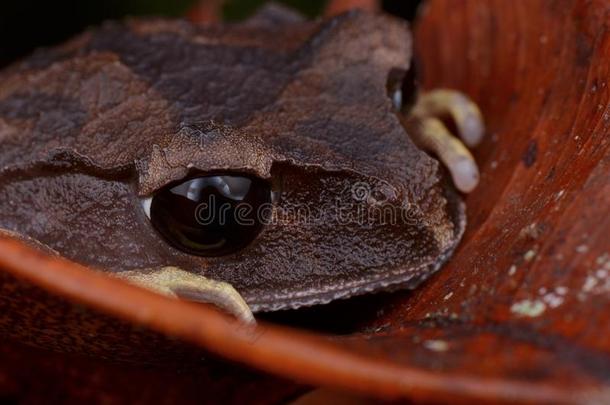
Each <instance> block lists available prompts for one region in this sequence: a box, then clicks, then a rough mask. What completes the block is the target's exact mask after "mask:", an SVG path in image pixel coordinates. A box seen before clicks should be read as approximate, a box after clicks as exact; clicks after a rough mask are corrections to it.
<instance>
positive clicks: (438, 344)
mask: <svg viewBox="0 0 610 405" xmlns="http://www.w3.org/2000/svg"><path fill="white" fill-rule="evenodd" d="M424 347H425V348H426V349H428V350H432V351H433V352H446V351H447V350H449V343H447V342H445V341H444V340H426V341H425V342H424Z"/></svg>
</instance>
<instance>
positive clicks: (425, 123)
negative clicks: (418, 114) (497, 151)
mask: <svg viewBox="0 0 610 405" xmlns="http://www.w3.org/2000/svg"><path fill="white" fill-rule="evenodd" d="M406 126H407V129H408V131H409V135H411V138H412V139H413V141H414V142H415V143H416V144H417V145H418V146H419V147H420V148H422V149H424V150H428V151H430V152H432V153H434V154H435V155H437V156H438V158H439V159H440V160H441V162H443V163H444V164H445V166H447V168H448V169H449V172H450V173H451V178H452V179H453V183H454V184H455V186H456V187H457V189H458V190H460V191H462V192H464V193H469V192H471V191H472V190H473V189H474V188H475V187H476V186H477V184H478V183H479V168H478V167H477V164H476V162H475V160H474V157H472V154H470V151H469V150H468V149H467V148H466V147H465V146H464V144H462V142H460V140H459V139H457V138H456V137H454V136H453V135H452V134H451V133H450V132H449V130H447V128H446V127H445V125H444V124H443V123H442V121H440V120H439V119H438V118H417V119H409V120H407V123H406Z"/></svg>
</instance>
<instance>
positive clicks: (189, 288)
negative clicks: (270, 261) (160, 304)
mask: <svg viewBox="0 0 610 405" xmlns="http://www.w3.org/2000/svg"><path fill="white" fill-rule="evenodd" d="M116 276H117V277H119V278H121V279H123V280H125V281H127V282H130V283H132V284H135V285H138V286H140V287H144V288H147V289H149V290H152V291H155V292H157V293H160V294H163V295H167V296H170V297H176V298H183V299H187V300H191V301H196V302H204V303H209V304H213V305H216V306H217V307H219V308H221V309H222V310H224V311H226V312H228V313H230V314H232V315H234V316H235V317H237V318H238V319H239V320H241V321H243V322H245V323H255V320H254V315H253V314H252V311H251V310H250V307H249V306H248V304H247V303H246V301H244V299H243V298H242V296H241V295H240V294H239V293H238V292H237V291H236V290H235V289H234V288H233V286H232V285H231V284H229V283H225V282H222V281H216V280H211V279H209V278H206V277H203V276H200V275H197V274H193V273H189V272H187V271H184V270H182V269H179V268H177V267H171V266H170V267H163V268H160V269H142V270H129V271H124V272H120V273H116Z"/></svg>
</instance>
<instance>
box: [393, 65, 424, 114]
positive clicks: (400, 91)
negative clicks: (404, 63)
mask: <svg viewBox="0 0 610 405" xmlns="http://www.w3.org/2000/svg"><path fill="white" fill-rule="evenodd" d="M417 86H418V84H417V72H416V66H415V62H414V61H412V62H411V66H410V67H409V70H403V69H398V68H394V69H392V70H390V72H389V73H388V79H387V82H386V90H387V92H388V97H389V98H390V100H392V105H393V106H394V108H395V109H396V111H403V112H405V111H408V110H410V109H411V107H412V106H413V105H414V104H415V100H416V98H417Z"/></svg>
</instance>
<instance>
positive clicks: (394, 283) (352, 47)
mask: <svg viewBox="0 0 610 405" xmlns="http://www.w3.org/2000/svg"><path fill="white" fill-rule="evenodd" d="M412 46H413V44H412V36H411V33H410V30H409V26H408V24H407V23H406V22H405V21H403V20H400V19H398V18H396V17H391V16H389V15H385V14H381V13H367V12H362V11H348V12H345V13H343V14H340V15H338V16H335V17H332V18H319V19H316V20H306V19H304V18H303V17H301V16H300V15H297V14H295V13H294V12H291V11H288V10H285V9H281V10H278V9H277V8H264V9H263V10H262V11H260V12H259V13H257V14H256V15H254V16H253V17H251V18H249V19H247V20H245V21H243V22H239V23H225V24H223V23H213V24H194V23H191V22H188V21H185V20H180V19H166V18H151V17H147V18H130V19H125V20H123V21H110V22H106V23H103V24H102V25H100V26H99V27H95V28H91V29H89V30H87V31H86V32H84V33H83V34H80V35H79V36H77V37H75V38H73V39H71V40H69V41H68V42H66V43H64V44H61V45H58V46H55V47H50V48H44V49H40V50H37V51H35V52H34V53H33V54H31V55H30V56H28V57H26V58H25V59H23V60H21V61H18V62H16V63H14V64H12V65H11V66H9V67H7V68H5V69H4V70H3V71H1V72H0V233H2V234H3V235H8V236H10V237H13V238H18V239H20V240H21V241H23V243H27V244H30V245H32V246H35V247H37V248H38V249H40V250H43V251H45V252H46V253H47V254H51V255H58V256H61V257H63V258H66V259H69V260H72V261H74V262H77V263H80V264H82V265H85V266H87V267H88V268H91V269H93V270H94V271H98V272H103V273H104V274H107V275H108V276H109V277H115V278H118V279H120V280H123V281H125V282H129V283H132V284H135V285H138V286H140V287H143V288H147V289H149V290H152V291H154V292H157V293H160V294H164V295H167V296H171V297H174V298H176V299H187V300H192V301H196V302H202V303H208V304H212V305H214V306H216V307H218V308H219V309H221V310H223V311H225V312H228V313H229V314H232V315H234V316H235V317H237V318H238V319H240V320H243V321H245V322H254V321H255V316H254V314H255V313H263V312H270V311H279V310H287V309H297V308H301V307H305V306H312V305H322V304H326V303H329V302H331V301H334V300H338V299H346V298H350V297H354V296H358V295H362V294H370V293H376V292H379V291H392V290H397V289H413V288H416V287H417V286H418V285H420V284H421V283H422V282H423V281H424V280H426V279H427V278H429V277H430V276H431V275H432V274H434V273H435V272H436V271H437V270H439V269H440V268H441V267H442V266H443V264H444V263H445V262H446V261H447V260H448V259H449V258H450V257H451V255H452V253H453V252H454V250H455V249H456V247H457V246H458V244H459V242H460V239H461V237H462V235H463V233H464V229H465V226H466V215H465V205H464V202H463V198H462V195H463V193H468V192H471V191H472V190H473V189H474V188H475V187H476V185H477V183H478V181H479V172H478V169H477V165H476V162H475V160H474V158H473V156H472V154H471V153H470V151H469V148H472V147H475V146H476V145H477V144H478V143H479V142H480V141H481V139H482V138H483V134H484V132H485V128H484V123H483V118H482V114H481V112H480V110H479V109H478V107H477V105H476V104H475V103H474V102H473V101H472V100H471V99H470V98H468V97H467V96H466V95H464V94H463V93H460V92H458V91H455V90H449V89H435V90H430V91H427V92H424V91H421V90H420V89H419V84H418V79H417V75H416V73H415V63H414V61H413V49H412ZM450 124H451V125H450ZM450 128H451V129H450ZM221 214H222V215H221Z"/></svg>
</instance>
